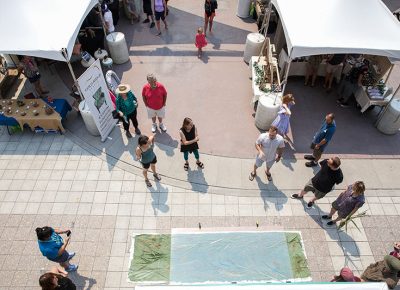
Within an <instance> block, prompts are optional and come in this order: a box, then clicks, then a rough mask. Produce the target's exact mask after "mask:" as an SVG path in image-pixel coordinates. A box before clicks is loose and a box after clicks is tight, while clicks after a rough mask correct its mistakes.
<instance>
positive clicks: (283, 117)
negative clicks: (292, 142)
mask: <svg viewBox="0 0 400 290" xmlns="http://www.w3.org/2000/svg"><path fill="white" fill-rule="evenodd" d="M294 104H295V102H294V97H293V95H292V94H287V95H284V96H283V98H282V105H281V107H280V109H279V111H278V116H277V117H276V118H275V120H274V121H273V122H272V126H275V127H276V128H278V134H279V135H281V136H282V137H285V136H286V137H287V134H288V133H289V125H290V116H291V115H292V111H291V110H290V109H291V107H292V106H293V105H294Z"/></svg>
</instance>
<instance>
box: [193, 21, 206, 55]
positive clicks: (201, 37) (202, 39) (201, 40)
mask: <svg viewBox="0 0 400 290" xmlns="http://www.w3.org/2000/svg"><path fill="white" fill-rule="evenodd" d="M195 45H196V47H197V55H198V57H199V58H200V57H201V55H202V54H203V51H202V50H201V49H202V48H203V47H205V46H206V45H207V40H206V36H205V34H204V33H203V28H201V27H199V28H198V29H197V34H196V42H195Z"/></svg>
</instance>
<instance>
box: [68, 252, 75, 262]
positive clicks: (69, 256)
mask: <svg viewBox="0 0 400 290" xmlns="http://www.w3.org/2000/svg"><path fill="white" fill-rule="evenodd" d="M74 256H75V252H71V253H69V255H68V259H67V261H69V260H71V259H72V258H73V257H74Z"/></svg>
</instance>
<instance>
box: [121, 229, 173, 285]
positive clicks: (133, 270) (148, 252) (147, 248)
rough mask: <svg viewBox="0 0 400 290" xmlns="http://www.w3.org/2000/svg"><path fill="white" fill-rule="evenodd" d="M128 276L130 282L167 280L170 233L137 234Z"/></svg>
mask: <svg viewBox="0 0 400 290" xmlns="http://www.w3.org/2000/svg"><path fill="white" fill-rule="evenodd" d="M134 247H135V248H134V254H133V259H132V261H131V265H130V267H129V273H128V277H129V280H131V281H132V282H143V281H165V282H169V269H170V257H171V235H138V236H136V237H135V245H134Z"/></svg>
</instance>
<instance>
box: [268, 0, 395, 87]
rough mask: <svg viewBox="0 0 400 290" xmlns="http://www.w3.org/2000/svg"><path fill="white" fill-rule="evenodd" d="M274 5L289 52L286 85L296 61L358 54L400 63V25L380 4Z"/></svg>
mask: <svg viewBox="0 0 400 290" xmlns="http://www.w3.org/2000/svg"><path fill="white" fill-rule="evenodd" d="M271 3H272V5H274V6H275V8H276V10H277V12H278V13H279V16H280V21H281V22H282V26H283V30H284V34H285V37H286V43H287V48H288V55H289V64H288V67H287V69H286V76H285V81H284V82H285V84H286V81H287V75H288V71H289V66H290V62H291V60H293V59H294V58H296V57H301V56H309V55H316V54H334V53H359V54H371V55H381V56H387V57H391V58H396V59H400V38H398V37H397V36H398V35H400V22H399V21H398V20H397V19H396V18H395V17H394V16H393V14H392V12H390V10H389V9H388V8H387V7H386V5H385V4H384V3H383V2H382V1H381V0H351V1H348V0H303V1H293V0H271ZM270 5H271V4H270ZM269 11H271V10H270V9H269ZM267 17H269V16H267Z"/></svg>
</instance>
